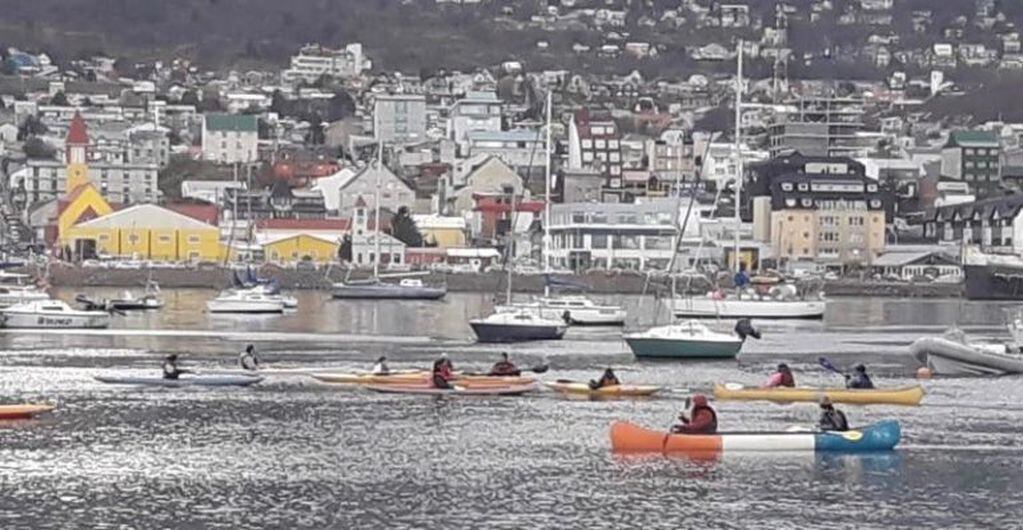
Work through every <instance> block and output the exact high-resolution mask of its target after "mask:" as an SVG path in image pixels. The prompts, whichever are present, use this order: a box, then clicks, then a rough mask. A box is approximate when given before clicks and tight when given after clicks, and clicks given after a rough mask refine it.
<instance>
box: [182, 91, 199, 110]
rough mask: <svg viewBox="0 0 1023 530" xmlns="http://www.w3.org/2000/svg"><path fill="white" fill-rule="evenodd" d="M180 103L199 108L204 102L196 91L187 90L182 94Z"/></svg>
mask: <svg viewBox="0 0 1023 530" xmlns="http://www.w3.org/2000/svg"><path fill="white" fill-rule="evenodd" d="M180 103H181V104H182V105H192V106H193V107H196V108H198V107H199V105H200V104H201V103H202V102H201V101H199V95H198V94H196V93H195V90H186V91H184V92H183V93H182V94H181V101H180Z"/></svg>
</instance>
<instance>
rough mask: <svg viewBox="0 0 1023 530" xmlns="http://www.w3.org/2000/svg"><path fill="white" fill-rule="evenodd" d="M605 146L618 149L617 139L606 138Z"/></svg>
mask: <svg viewBox="0 0 1023 530" xmlns="http://www.w3.org/2000/svg"><path fill="white" fill-rule="evenodd" d="M607 147H608V149H618V140H608V141H607Z"/></svg>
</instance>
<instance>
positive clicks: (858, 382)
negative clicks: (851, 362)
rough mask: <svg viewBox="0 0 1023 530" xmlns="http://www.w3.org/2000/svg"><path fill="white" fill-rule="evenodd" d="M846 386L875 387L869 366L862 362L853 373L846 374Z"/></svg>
mask: <svg viewBox="0 0 1023 530" xmlns="http://www.w3.org/2000/svg"><path fill="white" fill-rule="evenodd" d="M845 387H846V388H874V382H873V381H871V380H870V376H869V375H867V367H866V366H864V365H862V364H857V365H856V367H855V368H853V375H849V374H845Z"/></svg>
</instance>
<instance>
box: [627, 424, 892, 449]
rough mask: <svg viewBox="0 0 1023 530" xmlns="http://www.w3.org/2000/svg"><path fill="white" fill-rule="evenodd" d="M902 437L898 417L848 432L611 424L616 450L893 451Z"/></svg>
mask: <svg viewBox="0 0 1023 530" xmlns="http://www.w3.org/2000/svg"><path fill="white" fill-rule="evenodd" d="M901 439H902V428H901V426H900V425H899V422H897V421H894V420H886V421H880V422H877V423H873V424H870V425H867V426H865V427H862V428H859V429H853V430H849V431H844V432H832V431H829V432H805V431H781V432H755V431H754V432H719V433H717V434H672V433H668V432H663V431H654V430H651V429H646V428H643V427H640V426H638V425H633V424H631V423H626V422H614V423H612V424H611V448H612V450H613V451H615V452H616V453H658V454H666V455H668V454H683V455H684V454H694V455H700V454H704V455H707V454H709V455H716V454H720V453H736V452H782V451H807V452H874V451H891V450H892V449H894V448H895V446H896V445H898V443H899V441H900V440H901Z"/></svg>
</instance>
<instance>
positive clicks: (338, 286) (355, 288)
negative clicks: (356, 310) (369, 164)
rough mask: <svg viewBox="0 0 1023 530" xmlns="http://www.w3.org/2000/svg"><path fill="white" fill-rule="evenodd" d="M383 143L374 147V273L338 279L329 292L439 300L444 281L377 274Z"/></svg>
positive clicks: (444, 290)
mask: <svg viewBox="0 0 1023 530" xmlns="http://www.w3.org/2000/svg"><path fill="white" fill-rule="evenodd" d="M383 152H384V146H383V143H381V144H380V145H379V147H378V151H377V162H376V163H377V168H376V179H377V180H376V192H375V195H374V203H375V204H374V207H375V210H376V213H375V216H376V220H375V222H374V225H373V231H374V235H373V242H374V245H375V250H374V255H373V277H372V278H369V279H367V280H345V281H341V282H337V283H335V284H334V285H333V286H332V291H331V295H332V296H333V297H334V298H343V299H357V300H439V299H441V298H443V297H444V295H446V294H447V292H448V289H447V286H446V285H441V286H433V285H426V284H425V283H423V281H422V280H421V279H418V278H406V279H403V280H401V281H399V282H398V283H392V282H385V281H384V278H385V276H381V274H380V239H381V238H380V186H381V183H380V174H381V173H382V172H383ZM402 276H408V275H406V274H400V275H390V276H388V277H391V278H397V277H402Z"/></svg>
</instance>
